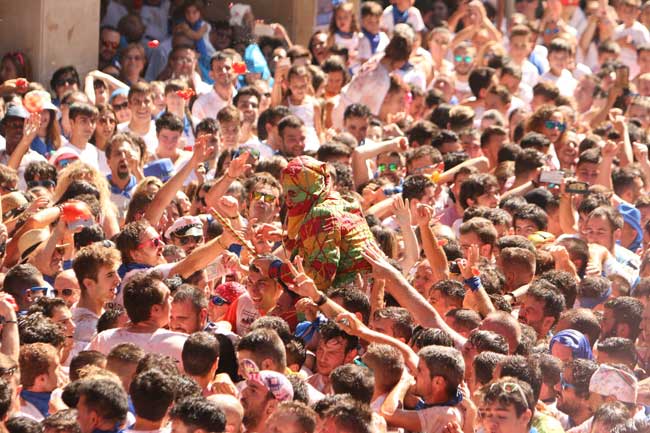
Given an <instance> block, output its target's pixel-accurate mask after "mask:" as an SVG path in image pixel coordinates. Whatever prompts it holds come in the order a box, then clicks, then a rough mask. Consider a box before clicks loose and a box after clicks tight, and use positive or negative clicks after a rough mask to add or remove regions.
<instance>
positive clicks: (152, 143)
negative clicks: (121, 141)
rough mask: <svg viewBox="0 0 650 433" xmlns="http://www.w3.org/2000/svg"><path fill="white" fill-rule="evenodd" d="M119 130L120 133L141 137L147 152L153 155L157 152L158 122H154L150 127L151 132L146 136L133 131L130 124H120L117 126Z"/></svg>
mask: <svg viewBox="0 0 650 433" xmlns="http://www.w3.org/2000/svg"><path fill="white" fill-rule="evenodd" d="M117 130H118V132H131V133H133V134H135V135H137V136H138V137H141V138H142V139H143V140H144V143H145V144H146V145H147V152H149V154H151V155H153V154H154V153H155V152H156V148H157V147H158V136H157V135H156V122H154V121H153V120H152V121H151V124H150V125H149V130H148V131H147V133H146V134H144V135H142V134H138V133H137V132H135V131H131V129H130V128H129V124H128V122H124V123H120V124H119V125H117Z"/></svg>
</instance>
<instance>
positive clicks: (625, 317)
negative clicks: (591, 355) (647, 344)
mask: <svg viewBox="0 0 650 433" xmlns="http://www.w3.org/2000/svg"><path fill="white" fill-rule="evenodd" d="M642 316H643V304H642V303H641V301H639V300H638V299H635V298H632V297H630V296H619V297H618V298H614V299H610V300H609V301H607V302H605V308H604V310H603V320H602V321H601V324H600V328H601V330H602V333H601V335H600V338H601V340H604V339H605V338H608V337H621V338H629V339H630V340H632V341H635V340H636V338H637V337H638V336H639V333H640V332H641V319H642Z"/></svg>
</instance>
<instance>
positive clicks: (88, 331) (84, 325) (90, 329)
mask: <svg viewBox="0 0 650 433" xmlns="http://www.w3.org/2000/svg"><path fill="white" fill-rule="evenodd" d="M71 313H72V322H73V323H74V325H75V330H74V346H73V348H72V353H71V354H70V358H71V359H72V357H73V356H75V355H77V354H78V353H79V352H81V351H82V350H84V349H85V348H86V346H88V343H90V342H91V341H92V339H93V337H94V336H95V334H96V333H97V321H98V320H99V316H98V315H97V314H95V313H93V312H92V311H90V310H89V309H87V308H80V307H74V308H73V309H72V311H71Z"/></svg>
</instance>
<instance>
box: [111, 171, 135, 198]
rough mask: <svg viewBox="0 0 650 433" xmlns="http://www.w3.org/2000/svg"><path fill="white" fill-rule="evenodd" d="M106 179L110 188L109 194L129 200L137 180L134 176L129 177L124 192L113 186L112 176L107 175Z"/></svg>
mask: <svg viewBox="0 0 650 433" xmlns="http://www.w3.org/2000/svg"><path fill="white" fill-rule="evenodd" d="M106 179H108V184H109V185H110V187H111V193H113V194H115V195H123V196H124V197H126V198H128V199H131V191H133V188H135V185H136V184H137V180H136V178H135V176H133V175H131V178H130V179H129V183H127V184H126V186H125V187H124V190H121V189H119V188H118V187H116V186H115V185H114V184H113V176H112V175H110V174H109V175H107V176H106Z"/></svg>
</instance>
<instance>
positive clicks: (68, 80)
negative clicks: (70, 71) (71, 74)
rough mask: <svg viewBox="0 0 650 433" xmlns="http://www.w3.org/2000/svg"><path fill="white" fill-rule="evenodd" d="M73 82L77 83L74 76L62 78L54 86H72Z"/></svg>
mask: <svg viewBox="0 0 650 433" xmlns="http://www.w3.org/2000/svg"><path fill="white" fill-rule="evenodd" d="M73 84H77V80H75V79H74V78H63V79H61V80H59V81H57V82H56V83H55V85H56V87H59V86H65V85H68V86H72V85H73Z"/></svg>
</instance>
